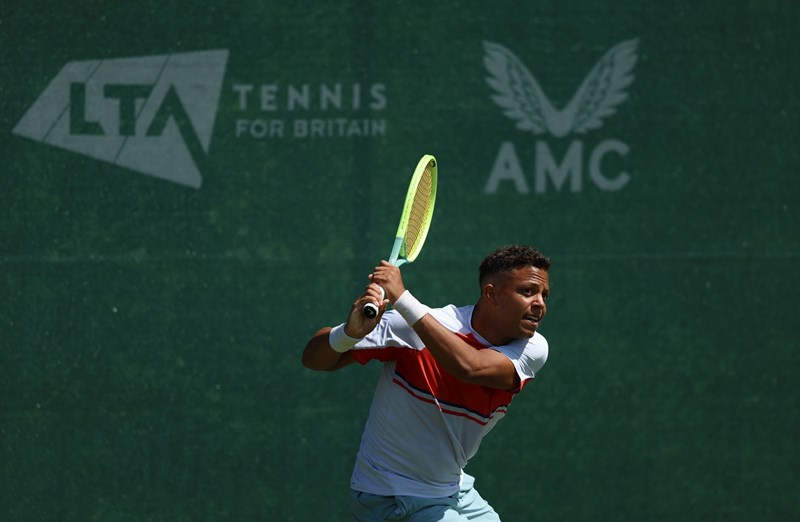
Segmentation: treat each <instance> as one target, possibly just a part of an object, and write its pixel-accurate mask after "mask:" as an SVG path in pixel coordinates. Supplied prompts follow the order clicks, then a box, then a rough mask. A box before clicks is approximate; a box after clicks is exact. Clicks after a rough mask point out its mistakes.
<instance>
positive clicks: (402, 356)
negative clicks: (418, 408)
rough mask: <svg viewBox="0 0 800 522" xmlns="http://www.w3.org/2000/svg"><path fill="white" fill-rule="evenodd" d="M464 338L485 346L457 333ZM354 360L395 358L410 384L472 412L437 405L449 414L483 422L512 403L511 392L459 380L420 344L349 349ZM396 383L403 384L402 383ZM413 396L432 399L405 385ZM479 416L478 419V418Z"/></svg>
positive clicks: (440, 400) (471, 337)
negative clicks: (419, 345)
mask: <svg viewBox="0 0 800 522" xmlns="http://www.w3.org/2000/svg"><path fill="white" fill-rule="evenodd" d="M457 335H458V336H459V337H461V338H462V339H463V340H464V341H466V342H467V343H468V344H469V345H471V346H473V347H474V348H475V349H478V350H482V349H485V348H486V346H485V345H483V344H482V343H480V342H479V341H478V340H477V339H475V337H474V336H472V335H463V334H458V333H457ZM351 353H352V354H353V357H354V358H355V360H356V361H358V362H359V363H360V364H366V363H367V362H369V361H370V360H372V359H377V360H379V361H382V362H386V361H391V360H394V361H397V365H396V367H395V373H396V374H397V375H399V376H400V377H401V378H402V379H403V380H404V381H406V382H407V383H408V384H409V385H410V386H411V387H412V388H415V389H417V390H420V391H421V392H423V393H426V392H427V393H428V394H430V395H432V396H433V397H435V398H436V399H437V400H438V401H439V402H440V404H441V403H446V405H450V406H452V407H454V408H462V409H464V410H469V411H471V412H474V413H475V414H476V415H475V417H472V416H470V415H469V414H467V413H465V412H459V411H455V410H452V409H445V407H446V405H445V407H440V408H441V409H442V411H444V412H445V413H448V414H451V415H461V416H464V417H467V418H470V419H472V420H475V421H476V422H480V423H484V424H485V422H486V419H490V418H491V417H492V416H493V415H494V414H495V413H497V412H498V411H502V412H503V413H504V412H505V408H506V407H507V406H508V405H509V404H510V403H511V399H512V398H513V397H514V395H515V394H514V393H511V392H509V391H506V390H498V389H495V388H489V387H486V386H480V385H478V384H471V383H465V382H462V381H459V380H458V379H456V378H455V377H453V376H452V375H451V374H450V373H448V372H447V371H446V370H445V369H444V368H442V367H440V366H439V364H438V363H437V362H436V359H435V358H434V357H433V354H431V352H430V350H428V349H427V348H423V349H421V350H416V349H413V348H405V347H402V348H398V347H388V348H367V349H356V350H352V352H351ZM395 383H396V384H398V385H401V386H402V383H399V382H397V379H395ZM403 387H404V388H406V391H409V393H411V394H412V395H413V396H414V397H415V398H417V399H419V400H422V401H425V402H430V403H434V401H432V400H430V399H428V398H424V397H422V396H420V395H419V394H416V393H413V392H411V391H410V390H408V388H407V387H406V386H403ZM478 419H481V420H480V421H479V420H478Z"/></svg>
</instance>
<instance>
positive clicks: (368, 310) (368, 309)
mask: <svg viewBox="0 0 800 522" xmlns="http://www.w3.org/2000/svg"><path fill="white" fill-rule="evenodd" d="M384 297H386V291H384V289H383V288H381V301H383V298H384ZM361 312H362V313H363V314H364V317H366V318H368V319H374V318H375V317H378V306H377V305H376V304H375V303H371V302H370V303H367V304H365V305H364V306H363V308H361Z"/></svg>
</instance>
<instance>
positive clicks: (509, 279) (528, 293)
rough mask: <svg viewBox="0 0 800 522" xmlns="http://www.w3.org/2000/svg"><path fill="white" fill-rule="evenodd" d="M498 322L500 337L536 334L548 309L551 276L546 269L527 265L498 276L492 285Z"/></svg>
mask: <svg viewBox="0 0 800 522" xmlns="http://www.w3.org/2000/svg"><path fill="white" fill-rule="evenodd" d="M487 291H488V292H490V294H491V295H490V297H491V299H492V301H493V303H494V305H495V306H494V312H495V316H494V317H495V325H496V328H497V334H498V336H499V338H500V339H504V340H505V342H506V343H507V342H510V341H512V340H515V339H521V338H526V337H533V334H534V333H535V332H536V329H537V328H538V327H539V323H541V321H542V319H543V318H544V315H545V313H546V312H547V297H548V296H549V295H550V280H549V276H548V273H547V271H546V270H542V269H540V268H534V267H532V266H527V267H524V268H517V269H514V270H512V271H511V272H510V273H509V274H507V275H506V276H505V277H503V276H499V277H498V278H497V280H496V282H495V283H494V284H493V285H492V288H491V289H488V290H487Z"/></svg>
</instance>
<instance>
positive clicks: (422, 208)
mask: <svg viewBox="0 0 800 522" xmlns="http://www.w3.org/2000/svg"><path fill="white" fill-rule="evenodd" d="M431 167H432V165H431V163H429V164H428V166H427V167H426V168H425V171H424V172H423V174H422V177H421V178H420V180H419V184H418V185H417V190H416V193H415V194H414V201H413V203H412V206H411V213H410V214H409V217H408V228H407V230H406V237H405V254H406V257H409V258H413V257H414V255H415V254H416V251H417V250H418V249H419V248H420V247H421V246H422V245H421V242H422V240H424V238H425V234H424V229H425V226H426V224H427V223H428V221H429V219H428V216H429V215H430V212H431V211H432V209H433V201H432V197H431V194H432V192H433V171H432V168H431Z"/></svg>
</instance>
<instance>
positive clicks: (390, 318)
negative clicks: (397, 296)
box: [350, 310, 423, 364]
mask: <svg viewBox="0 0 800 522" xmlns="http://www.w3.org/2000/svg"><path fill="white" fill-rule="evenodd" d="M422 347H423V343H422V340H421V339H420V338H419V336H418V335H417V334H416V332H414V330H413V329H412V328H411V327H410V326H408V323H406V321H405V319H403V318H402V316H401V315H400V314H399V313H397V311H396V310H389V311H388V312H386V313H385V314H383V317H381V321H380V322H379V323H378V325H377V326H376V327H375V329H374V330H372V331H371V332H370V333H369V334H368V335H367V336H366V337H364V338H363V339H361V340H360V341H359V342H358V343H356V345H355V346H354V347H353V348H351V349H350V351H351V353H352V355H353V358H354V359H355V360H356V361H357V362H359V363H360V364H366V363H367V362H369V361H371V360H373V359H377V360H379V361H382V362H386V361H391V360H395V359H396V358H397V354H398V351H397V350H398V349H414V350H419V349H421V348H422Z"/></svg>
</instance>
